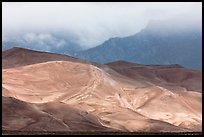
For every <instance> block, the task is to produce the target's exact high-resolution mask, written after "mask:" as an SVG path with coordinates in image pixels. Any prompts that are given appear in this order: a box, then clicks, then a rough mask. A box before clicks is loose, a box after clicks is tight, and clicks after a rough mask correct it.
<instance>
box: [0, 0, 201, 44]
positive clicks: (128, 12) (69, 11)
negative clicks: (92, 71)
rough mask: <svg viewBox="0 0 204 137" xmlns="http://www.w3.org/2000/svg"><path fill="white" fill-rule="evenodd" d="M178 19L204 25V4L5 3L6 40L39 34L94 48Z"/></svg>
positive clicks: (3, 23)
mask: <svg viewBox="0 0 204 137" xmlns="http://www.w3.org/2000/svg"><path fill="white" fill-rule="evenodd" d="M175 16H177V17H179V16H181V17H186V18H187V19H189V20H188V22H191V21H192V20H197V21H199V22H201V20H202V3H201V2H195V3H190V2H185V3H179V2H171V3H168V2H163V3H161V2H153V3H150V2H145V3H142V2H135V3H130V2H129V3H124V2H121V3H120V2H118V3H106V2H103V3H99V2H97V3H94V2H90V3H89V2H85V3H81V2H77V3H71V2H67V3H63V2H59V3H57V2H52V3H41V2H40V3H37V2H36V3H31V2H28V3H26V2H19V3H11V2H7V3H6V2H3V3H2V27H3V40H5V39H7V38H9V37H10V36H12V35H23V34H25V35H26V36H27V35H28V36H29V38H31V39H32V38H34V36H35V37H36V35H37V34H40V36H41V37H40V38H44V37H51V36H50V33H56V34H58V35H59V36H60V35H61V36H62V37H69V38H73V41H75V42H76V43H78V44H80V45H81V46H85V47H93V46H97V45H98V44H101V43H102V42H104V41H105V40H107V39H109V38H111V37H124V36H129V35H132V34H135V33H137V32H138V31H140V30H141V29H142V28H144V27H145V26H146V25H147V23H148V21H149V20H151V19H159V20H165V19H169V18H173V17H175ZM38 38H39V36H38Z"/></svg>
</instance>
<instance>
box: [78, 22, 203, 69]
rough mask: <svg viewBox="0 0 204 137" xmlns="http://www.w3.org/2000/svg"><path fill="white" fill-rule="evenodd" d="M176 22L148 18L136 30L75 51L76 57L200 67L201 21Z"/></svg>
mask: <svg viewBox="0 0 204 137" xmlns="http://www.w3.org/2000/svg"><path fill="white" fill-rule="evenodd" d="M192 26H196V25H195V24H193V25H192V23H191V24H188V23H187V22H185V20H183V24H176V23H173V21H150V22H149V24H148V25H147V27H146V28H145V29H143V30H141V31H140V32H139V33H137V34H135V35H132V36H129V37H124V38H118V37H116V38H111V39H109V40H107V41H105V42H104V43H103V44H101V45H99V46H97V47H94V48H91V49H88V50H85V51H82V52H80V53H78V55H77V57H80V58H83V59H87V60H91V61H95V62H100V63H107V62H111V61H116V60H126V61H131V62H135V63H141V64H180V65H182V66H184V67H187V68H194V69H201V67H202V63H201V62H202V51H201V49H202V32H201V30H202V29H201V25H199V24H198V25H197V27H196V28H195V27H192Z"/></svg>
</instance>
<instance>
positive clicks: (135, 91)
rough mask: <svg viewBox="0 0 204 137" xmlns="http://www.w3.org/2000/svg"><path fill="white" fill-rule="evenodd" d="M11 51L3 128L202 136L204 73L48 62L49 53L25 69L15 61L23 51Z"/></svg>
mask: <svg viewBox="0 0 204 137" xmlns="http://www.w3.org/2000/svg"><path fill="white" fill-rule="evenodd" d="M12 52H14V53H15V54H13V53H12V54H11V56H9V55H7V56H3V60H6V61H5V62H3V69H2V73H3V76H2V91H3V93H2V96H3V113H2V114H3V119H4V121H3V125H2V128H3V129H10V130H40V129H42V130H45V131H57V130H60V131H61V130H63V131H87V130H88V131H90V130H91V131H92V130H93V131H144V132H181V131H182V132H185V131H202V111H201V110H202V103H201V102H202V96H201V93H200V92H201V91H202V85H200V84H201V82H202V78H201V75H202V73H200V72H197V71H194V70H188V69H185V68H182V67H181V66H178V65H172V66H171V65H170V66H159V65H146V66H145V65H139V64H134V63H127V62H121V61H120V62H114V63H110V64H106V65H100V64H94V63H92V64H90V63H87V62H83V61H81V62H80V61H78V60H77V59H76V60H77V61H73V60H71V61H70V60H69V57H68V56H67V57H66V58H67V60H59V61H56V60H54V61H53V60H52V61H48V59H47V53H45V54H46V55H45V56H44V55H43V53H41V54H42V55H40V56H41V58H44V60H46V61H44V62H43V61H41V62H38V61H35V62H29V63H28V64H26V63H25V62H23V65H22V64H21V63H22V62H20V60H21V59H20V58H16V59H14V57H15V55H19V54H20V55H21V53H22V51H21V50H20V51H19V49H18V50H17V51H16V50H12ZM23 52H24V53H25V54H26V55H29V54H32V55H35V56H38V55H39V53H38V52H37V53H36V52H32V51H29V52H27V50H26V51H25V50H23ZM50 56H53V58H54V57H56V56H58V58H60V56H61V55H55V54H53V55H52V54H51V55H50ZM63 57H64V56H63ZM37 59H38V58H37ZM9 60H15V61H16V62H15V63H14V64H12V63H10V62H9ZM28 60H29V59H28ZM33 60H34V59H33ZM36 62H38V63H36ZM15 64H18V65H17V66H18V67H17V66H16V65H15ZM4 66H10V67H4ZM171 73H172V75H171ZM186 75H187V76H186ZM176 77H178V78H176ZM185 82H186V83H185ZM197 82H198V83H197ZM199 82H200V83H199ZM14 104H15V105H16V107H12V106H15V105H14ZM8 108H9V109H8ZM13 111H15V113H12V112H13ZM31 113H32V115H30V114H31ZM34 114H35V115H34ZM17 117H20V118H19V119H18V118H17ZM51 119H52V120H51ZM52 122H53V123H52ZM18 123H19V124H18ZM26 125H27V126H26ZM45 125H46V126H45ZM25 127H26V128H25ZM40 127H43V128H40Z"/></svg>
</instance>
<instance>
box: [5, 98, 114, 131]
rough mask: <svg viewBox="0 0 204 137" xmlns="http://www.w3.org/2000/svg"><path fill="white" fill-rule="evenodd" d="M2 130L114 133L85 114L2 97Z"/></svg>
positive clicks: (63, 107)
mask: <svg viewBox="0 0 204 137" xmlns="http://www.w3.org/2000/svg"><path fill="white" fill-rule="evenodd" d="M3 117H4V118H3V127H2V128H3V129H5V130H20V131H97V130H99V131H114V129H111V128H106V127H104V126H102V125H101V124H100V123H99V122H98V121H97V118H96V117H95V116H93V115H91V114H88V113H86V112H85V111H81V110H77V109H75V108H72V107H71V106H69V105H64V104H62V103H48V104H44V103H42V104H40V105H39V104H31V103H27V102H23V101H20V100H17V99H15V98H12V97H3Z"/></svg>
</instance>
